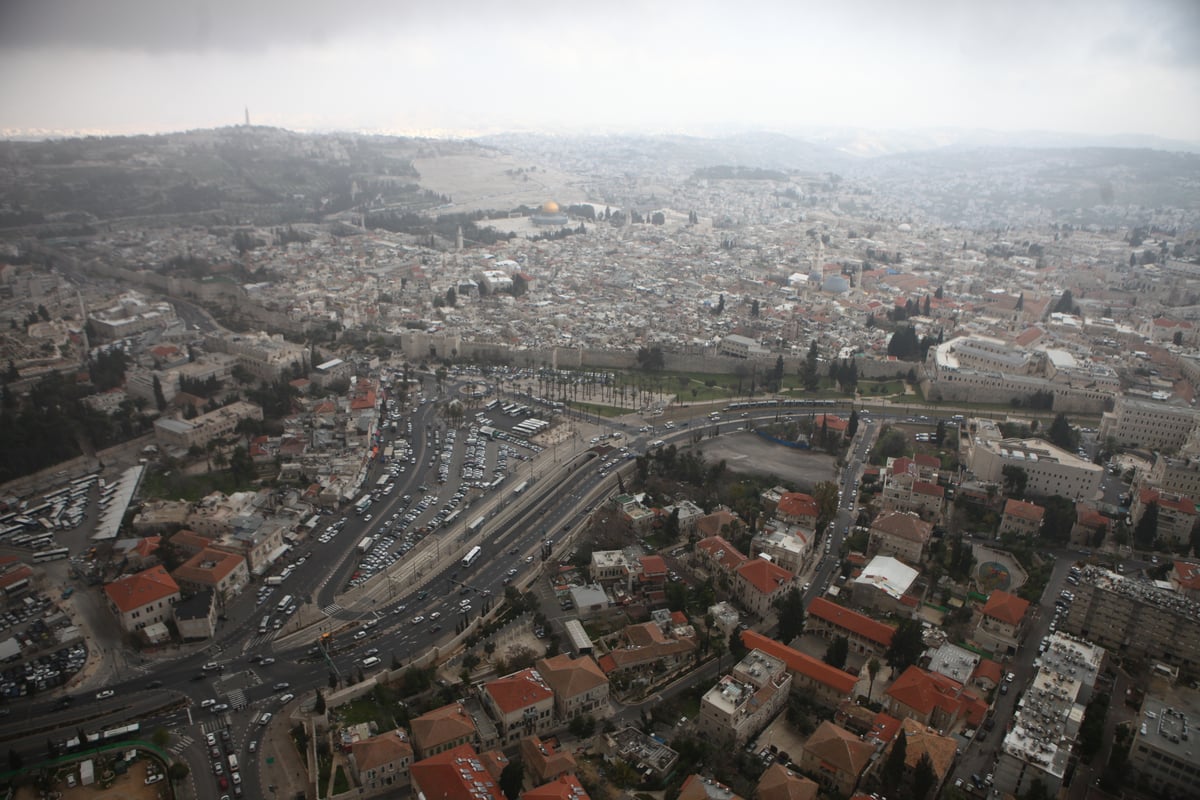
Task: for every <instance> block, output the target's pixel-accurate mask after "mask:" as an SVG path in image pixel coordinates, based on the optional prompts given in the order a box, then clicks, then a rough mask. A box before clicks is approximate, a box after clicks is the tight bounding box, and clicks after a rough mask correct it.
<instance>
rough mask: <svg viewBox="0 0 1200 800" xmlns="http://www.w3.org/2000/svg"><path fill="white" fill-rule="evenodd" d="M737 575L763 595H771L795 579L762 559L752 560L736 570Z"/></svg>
mask: <svg viewBox="0 0 1200 800" xmlns="http://www.w3.org/2000/svg"><path fill="white" fill-rule="evenodd" d="M737 573H738V575H740V576H742V578H743V579H744V580H745V581H746V582H747V583H749V584H750V585H751V586H753V587H754V588H755V589H757V590H758V591H760V592H762V593H763V594H772V593H774V592H775V591H777V590H778V589H779V587H780V586H783V585H785V584H788V583H791V581H792V579H793V578H794V577H795V576H794V575H792V573H790V572H788V571H787V570H786V569H784V568H783V567H781V566H779V565H778V564H772V563H771V562H770V561H767V560H766V559H764V558H752V559H750V560H749V561H747V562H745V563H744V564H742V565H741V566H740V567H738V568H737Z"/></svg>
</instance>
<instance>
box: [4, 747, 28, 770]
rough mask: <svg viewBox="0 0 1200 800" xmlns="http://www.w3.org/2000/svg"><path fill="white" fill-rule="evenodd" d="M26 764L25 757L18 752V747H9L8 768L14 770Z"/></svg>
mask: <svg viewBox="0 0 1200 800" xmlns="http://www.w3.org/2000/svg"><path fill="white" fill-rule="evenodd" d="M24 765H25V759H24V758H22V757H21V754H20V753H18V752H17V750H16V748H13V747H10V748H8V768H9V769H10V770H12V771H13V772H16V771H17V770H19V769H20V768H21V767H22V766H24Z"/></svg>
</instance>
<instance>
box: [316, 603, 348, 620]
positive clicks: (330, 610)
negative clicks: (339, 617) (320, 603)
mask: <svg viewBox="0 0 1200 800" xmlns="http://www.w3.org/2000/svg"><path fill="white" fill-rule="evenodd" d="M344 610H345V609H343V608H342V607H341V606H340V605H338V604H337V603H330V604H329V605H327V606H325V607H323V608H322V609H321V611H322V612H323V613H324V614H325V616H327V617H332V616H334V615H336V614H337V612H339V611H344Z"/></svg>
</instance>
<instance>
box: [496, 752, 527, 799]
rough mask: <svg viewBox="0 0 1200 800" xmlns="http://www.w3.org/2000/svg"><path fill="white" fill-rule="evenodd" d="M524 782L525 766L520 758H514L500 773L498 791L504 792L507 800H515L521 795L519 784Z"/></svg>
mask: <svg viewBox="0 0 1200 800" xmlns="http://www.w3.org/2000/svg"><path fill="white" fill-rule="evenodd" d="M524 782H525V764H524V763H523V762H522V761H521V759H520V758H514V759H513V760H511V761H509V762H508V766H506V767H505V768H504V769H503V770H502V771H501V772H500V791H502V792H504V796H505V797H507V798H508V800H517V796H518V795H520V794H521V784H523V783H524Z"/></svg>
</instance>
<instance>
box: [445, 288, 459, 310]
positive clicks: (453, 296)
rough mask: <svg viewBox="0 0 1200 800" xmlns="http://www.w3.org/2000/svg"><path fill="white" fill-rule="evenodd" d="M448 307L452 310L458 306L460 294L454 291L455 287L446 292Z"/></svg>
mask: <svg viewBox="0 0 1200 800" xmlns="http://www.w3.org/2000/svg"><path fill="white" fill-rule="evenodd" d="M446 305H448V306H450V307H451V308H454V307H455V306H457V305H458V292H456V291H454V287H453V286H451V287H450V288H449V289H447V290H446Z"/></svg>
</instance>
